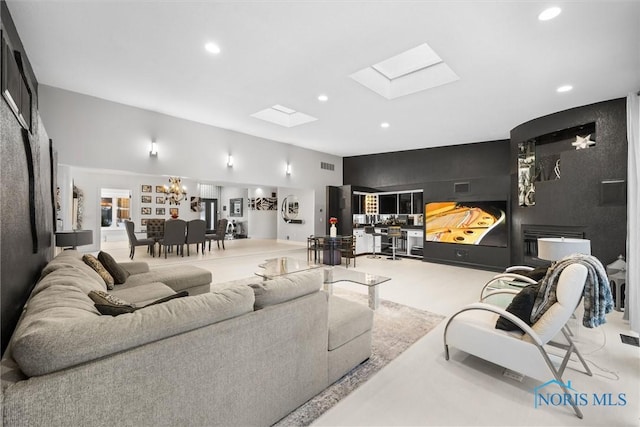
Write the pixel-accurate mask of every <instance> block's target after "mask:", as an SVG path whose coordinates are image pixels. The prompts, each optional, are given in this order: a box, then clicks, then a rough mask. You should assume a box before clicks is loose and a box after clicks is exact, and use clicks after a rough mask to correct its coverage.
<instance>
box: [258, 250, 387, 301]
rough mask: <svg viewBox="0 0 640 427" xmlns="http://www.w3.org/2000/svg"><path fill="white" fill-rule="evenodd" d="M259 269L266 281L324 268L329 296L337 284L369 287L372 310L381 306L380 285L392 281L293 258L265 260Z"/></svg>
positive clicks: (382, 277) (383, 277)
mask: <svg viewBox="0 0 640 427" xmlns="http://www.w3.org/2000/svg"><path fill="white" fill-rule="evenodd" d="M258 267H260V271H256V273H255V274H256V275H257V276H260V277H262V278H263V279H264V280H269V279H274V278H276V277H280V276H286V275H287V274H291V273H297V272H299V271H306V270H312V269H316V268H321V267H322V269H323V272H324V282H323V283H324V284H325V288H326V290H327V292H328V293H329V294H332V293H333V284H334V283H337V282H352V283H357V284H359V285H364V286H367V287H368V288H369V307H371V309H372V310H375V309H377V308H378V305H379V304H380V298H379V294H378V285H379V284H381V283H384V282H387V281H389V280H391V278H390V277H385V276H377V275H375V274H369V273H363V272H361V271H355V270H347V269H346V268H342V267H327V266H324V265H322V264H314V263H312V262H308V261H305V260H299V259H296V258H291V257H280V258H270V259H267V260H265V262H264V264H260V265H258Z"/></svg>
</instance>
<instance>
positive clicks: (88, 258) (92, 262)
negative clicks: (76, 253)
mask: <svg viewBox="0 0 640 427" xmlns="http://www.w3.org/2000/svg"><path fill="white" fill-rule="evenodd" d="M82 261H84V263H85V264H87V265H88V266H89V267H91V268H93V269H94V270H95V272H96V273H98V274H99V275H100V277H102V280H104V283H105V284H106V285H107V289H109V290H111V289H113V284H114V283H115V280H113V276H111V273H109V272H108V271H107V269H106V268H104V266H103V265H102V263H101V262H100V261H99V260H98V259H97V258H96V257H94V256H93V255H91V254H85V255H83V256H82Z"/></svg>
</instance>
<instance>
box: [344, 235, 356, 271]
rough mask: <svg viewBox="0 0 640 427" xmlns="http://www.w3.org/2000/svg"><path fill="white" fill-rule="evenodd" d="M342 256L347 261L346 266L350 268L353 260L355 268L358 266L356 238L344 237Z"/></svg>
mask: <svg viewBox="0 0 640 427" xmlns="http://www.w3.org/2000/svg"><path fill="white" fill-rule="evenodd" d="M340 255H341V256H342V258H344V259H345V265H346V267H347V268H349V264H350V263H351V259H353V267H354V268H355V266H356V236H343V237H342V244H341V246H340Z"/></svg>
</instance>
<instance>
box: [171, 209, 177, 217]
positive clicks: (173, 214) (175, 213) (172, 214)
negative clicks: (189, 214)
mask: <svg viewBox="0 0 640 427" xmlns="http://www.w3.org/2000/svg"><path fill="white" fill-rule="evenodd" d="M169 215H171V216H178V208H169Z"/></svg>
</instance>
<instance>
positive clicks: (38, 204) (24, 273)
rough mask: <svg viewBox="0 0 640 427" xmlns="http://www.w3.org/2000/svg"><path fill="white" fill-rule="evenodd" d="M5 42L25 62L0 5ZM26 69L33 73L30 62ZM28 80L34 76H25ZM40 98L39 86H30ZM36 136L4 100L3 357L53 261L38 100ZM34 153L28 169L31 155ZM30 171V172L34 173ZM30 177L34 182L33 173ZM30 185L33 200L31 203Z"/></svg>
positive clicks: (0, 114) (0, 172)
mask: <svg viewBox="0 0 640 427" xmlns="http://www.w3.org/2000/svg"><path fill="white" fill-rule="evenodd" d="M0 11H1V15H0V16H1V21H0V27H1V29H2V33H3V36H4V37H5V39H7V41H8V43H9V44H10V45H11V47H12V48H13V49H14V50H19V51H20V52H21V54H22V58H23V61H24V60H26V54H25V52H24V49H23V47H22V44H21V43H20V39H19V37H18V35H17V33H16V32H15V28H14V26H13V22H12V21H11V17H10V15H9V11H8V9H7V6H6V4H5V3H4V2H1V3H0ZM25 65H26V66H27V69H28V70H30V69H31V67H30V66H29V65H28V62H27V63H26V64H25ZM26 73H27V76H28V78H29V75H30V74H31V76H32V72H30V71H26ZM29 84H30V85H31V89H32V93H34V94H37V82H36V81H35V79H31V80H30V81H29ZM32 117H33V132H32V133H31V134H29V133H28V132H26V134H23V129H22V127H21V126H20V124H19V123H18V120H17V119H16V117H15V115H14V114H13V112H12V111H11V109H10V108H9V106H8V104H7V102H6V101H5V100H4V98H2V96H0V129H1V132H0V162H1V163H0V165H1V167H0V176H1V178H2V179H1V181H2V185H0V236H1V237H2V238H1V239H0V261H1V264H0V292H1V298H2V302H1V312H2V353H4V351H5V349H6V347H7V344H8V341H9V338H10V337H11V334H12V333H13V330H14V329H15V325H16V322H17V321H18V318H19V316H20V314H21V312H22V308H23V306H24V303H25V301H26V300H27V298H28V296H29V294H30V293H31V290H32V289H33V286H34V284H35V283H36V281H37V280H38V277H39V275H40V271H41V270H42V267H43V266H44V265H45V264H46V263H47V262H48V261H49V260H50V259H51V256H52V254H53V251H52V236H53V227H54V223H53V208H52V203H51V200H52V194H51V191H52V182H51V176H52V174H51V170H52V166H53V165H52V164H51V155H50V142H49V138H48V137H47V134H46V132H45V130H44V128H43V126H42V123H41V121H40V119H39V115H38V114H37V95H35V96H34V102H33V108H32ZM27 147H28V148H30V151H31V162H32V164H31V165H29V160H28V159H29V156H28V150H26V148H27ZM30 166H31V168H30ZM30 169H31V171H32V180H31V181H30V174H29V170H30ZM30 183H31V193H32V195H33V198H31V199H30V197H29V194H30Z"/></svg>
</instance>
